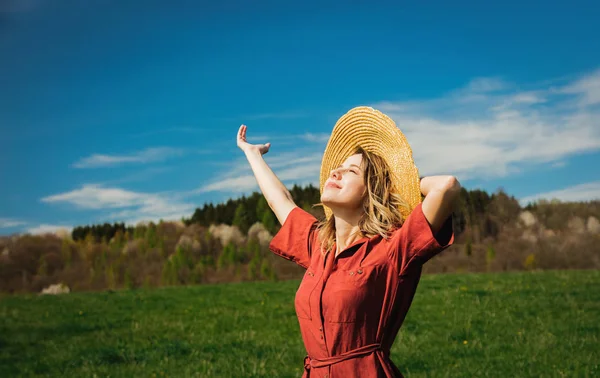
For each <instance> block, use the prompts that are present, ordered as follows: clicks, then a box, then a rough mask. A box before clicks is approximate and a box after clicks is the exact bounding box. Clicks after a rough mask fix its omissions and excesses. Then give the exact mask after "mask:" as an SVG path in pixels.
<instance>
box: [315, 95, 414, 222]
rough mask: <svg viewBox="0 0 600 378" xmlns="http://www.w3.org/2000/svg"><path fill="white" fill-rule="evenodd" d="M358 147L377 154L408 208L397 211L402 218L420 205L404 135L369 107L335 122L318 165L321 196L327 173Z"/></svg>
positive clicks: (354, 110) (410, 154)
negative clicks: (386, 166)
mask: <svg viewBox="0 0 600 378" xmlns="http://www.w3.org/2000/svg"><path fill="white" fill-rule="evenodd" d="M358 147H362V148H363V149H364V150H365V151H368V152H371V153H374V154H377V155H379V156H381V157H382V158H383V159H384V160H385V161H386V163H387V164H388V166H389V169H390V172H391V179H392V183H393V187H394V190H395V192H396V193H398V194H399V195H400V196H401V197H402V198H403V199H404V201H406V203H407V204H408V206H409V209H405V208H401V209H400V211H401V212H402V215H403V217H404V219H406V217H408V215H409V214H410V213H411V212H412V210H413V209H414V208H415V206H417V205H418V204H419V203H420V202H421V190H420V184H419V171H418V169H417V167H416V166H415V163H414V160H413V156H412V149H411V148H410V145H409V144H408V141H407V140H406V137H405V136H404V134H403V133H402V132H401V131H400V130H399V129H398V127H397V126H396V124H395V123H394V121H393V120H392V119H391V118H389V117H388V116H386V115H385V114H383V113H381V112H380V111H378V110H375V109H373V108H371V107H367V106H359V107H356V108H353V109H351V110H350V111H348V112H347V113H346V114H344V115H343V116H342V117H341V118H340V119H339V120H338V121H337V122H336V124H335V126H334V128H333V131H332V132H331V136H330V137H329V141H328V142H327V147H326V148H325V153H324V154H323V161H322V162H321V176H320V192H321V194H322V193H323V186H324V185H325V181H326V180H327V179H328V178H329V176H330V174H331V171H332V170H333V169H335V168H336V167H338V166H340V164H342V163H343V162H344V160H346V159H347V158H348V157H349V156H350V155H351V154H352V153H354V151H356V148H358ZM324 210H325V216H326V217H327V219H329V217H331V215H332V211H331V209H330V208H329V207H327V206H324Z"/></svg>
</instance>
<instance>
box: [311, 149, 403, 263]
mask: <svg viewBox="0 0 600 378" xmlns="http://www.w3.org/2000/svg"><path fill="white" fill-rule="evenodd" d="M356 154H361V155H362V163H361V168H362V171H363V176H364V183H365V187H366V190H365V193H364V196H363V202H362V207H363V210H364V213H363V214H362V216H361V218H360V220H359V222H358V228H359V230H358V234H359V235H358V236H359V237H365V236H367V237H373V236H375V235H381V237H383V238H388V237H389V235H390V233H391V231H392V230H393V229H394V228H396V227H400V226H401V225H402V224H403V223H404V218H403V216H402V213H401V212H400V209H401V208H407V209H410V206H409V205H408V203H407V202H406V201H405V200H404V199H403V198H402V197H401V196H400V195H399V194H398V193H396V192H395V191H394V188H393V184H392V179H391V176H390V169H389V167H388V165H387V163H386V161H385V160H384V159H383V158H382V157H381V156H379V155H377V154H374V153H372V152H368V151H365V150H364V149H362V148H361V147H358V148H357V149H356V150H355V151H354V152H353V153H352V155H356ZM317 206H324V205H323V204H322V203H319V204H318V205H317ZM318 231H319V242H320V243H321V251H322V253H325V252H327V251H329V250H330V249H331V248H333V244H334V243H335V217H334V216H333V215H332V216H331V217H329V219H325V220H323V221H321V222H319V225H318ZM354 235H356V234H354Z"/></svg>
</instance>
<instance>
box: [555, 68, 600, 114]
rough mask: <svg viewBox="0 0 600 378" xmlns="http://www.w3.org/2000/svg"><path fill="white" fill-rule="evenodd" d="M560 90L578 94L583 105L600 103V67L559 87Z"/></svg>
mask: <svg viewBox="0 0 600 378" xmlns="http://www.w3.org/2000/svg"><path fill="white" fill-rule="evenodd" d="M558 92H559V93H565V94H571V95H576V96H578V105H579V106H581V107H585V106H590V105H597V104H600V69H598V70H596V71H594V72H592V73H591V74H589V75H586V76H584V77H582V78H580V79H578V80H576V81H574V82H572V83H570V84H568V85H566V86H564V87H563V88H559V89H558Z"/></svg>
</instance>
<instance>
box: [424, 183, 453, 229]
mask: <svg viewBox="0 0 600 378" xmlns="http://www.w3.org/2000/svg"><path fill="white" fill-rule="evenodd" d="M421 193H423V195H424V196H425V199H424V200H423V205H422V208H423V215H425V218H426V219H427V222H429V224H430V225H431V231H432V232H433V233H434V234H435V233H437V232H438V231H439V230H440V228H441V227H442V225H443V224H444V222H445V221H446V219H448V217H449V216H450V214H452V211H453V210H454V205H455V202H456V200H457V198H458V196H459V194H460V183H459V182H458V180H457V179H456V177H454V176H428V177H423V178H422V179H421Z"/></svg>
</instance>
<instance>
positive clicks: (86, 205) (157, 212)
mask: <svg viewBox="0 0 600 378" xmlns="http://www.w3.org/2000/svg"><path fill="white" fill-rule="evenodd" d="M42 202H46V203H69V204H72V205H75V206H77V207H78V208H80V209H88V210H89V209H91V210H106V209H111V210H115V211H111V212H110V213H109V214H108V215H107V218H108V219H109V220H115V221H124V222H126V223H137V222H139V221H149V220H159V219H164V220H170V219H180V218H181V217H182V216H186V217H189V216H190V215H191V213H192V211H193V210H194V208H195V206H194V205H193V204H190V203H185V202H182V201H180V200H179V199H177V198H176V197H175V196H174V195H168V194H156V193H142V192H133V191H129V190H125V189H120V188H106V187H103V186H100V185H90V184H88V185H84V186H83V187H82V188H81V189H76V190H72V191H70V192H66V193H60V194H55V195H52V196H48V197H44V198H42ZM117 209H118V210H117Z"/></svg>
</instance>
